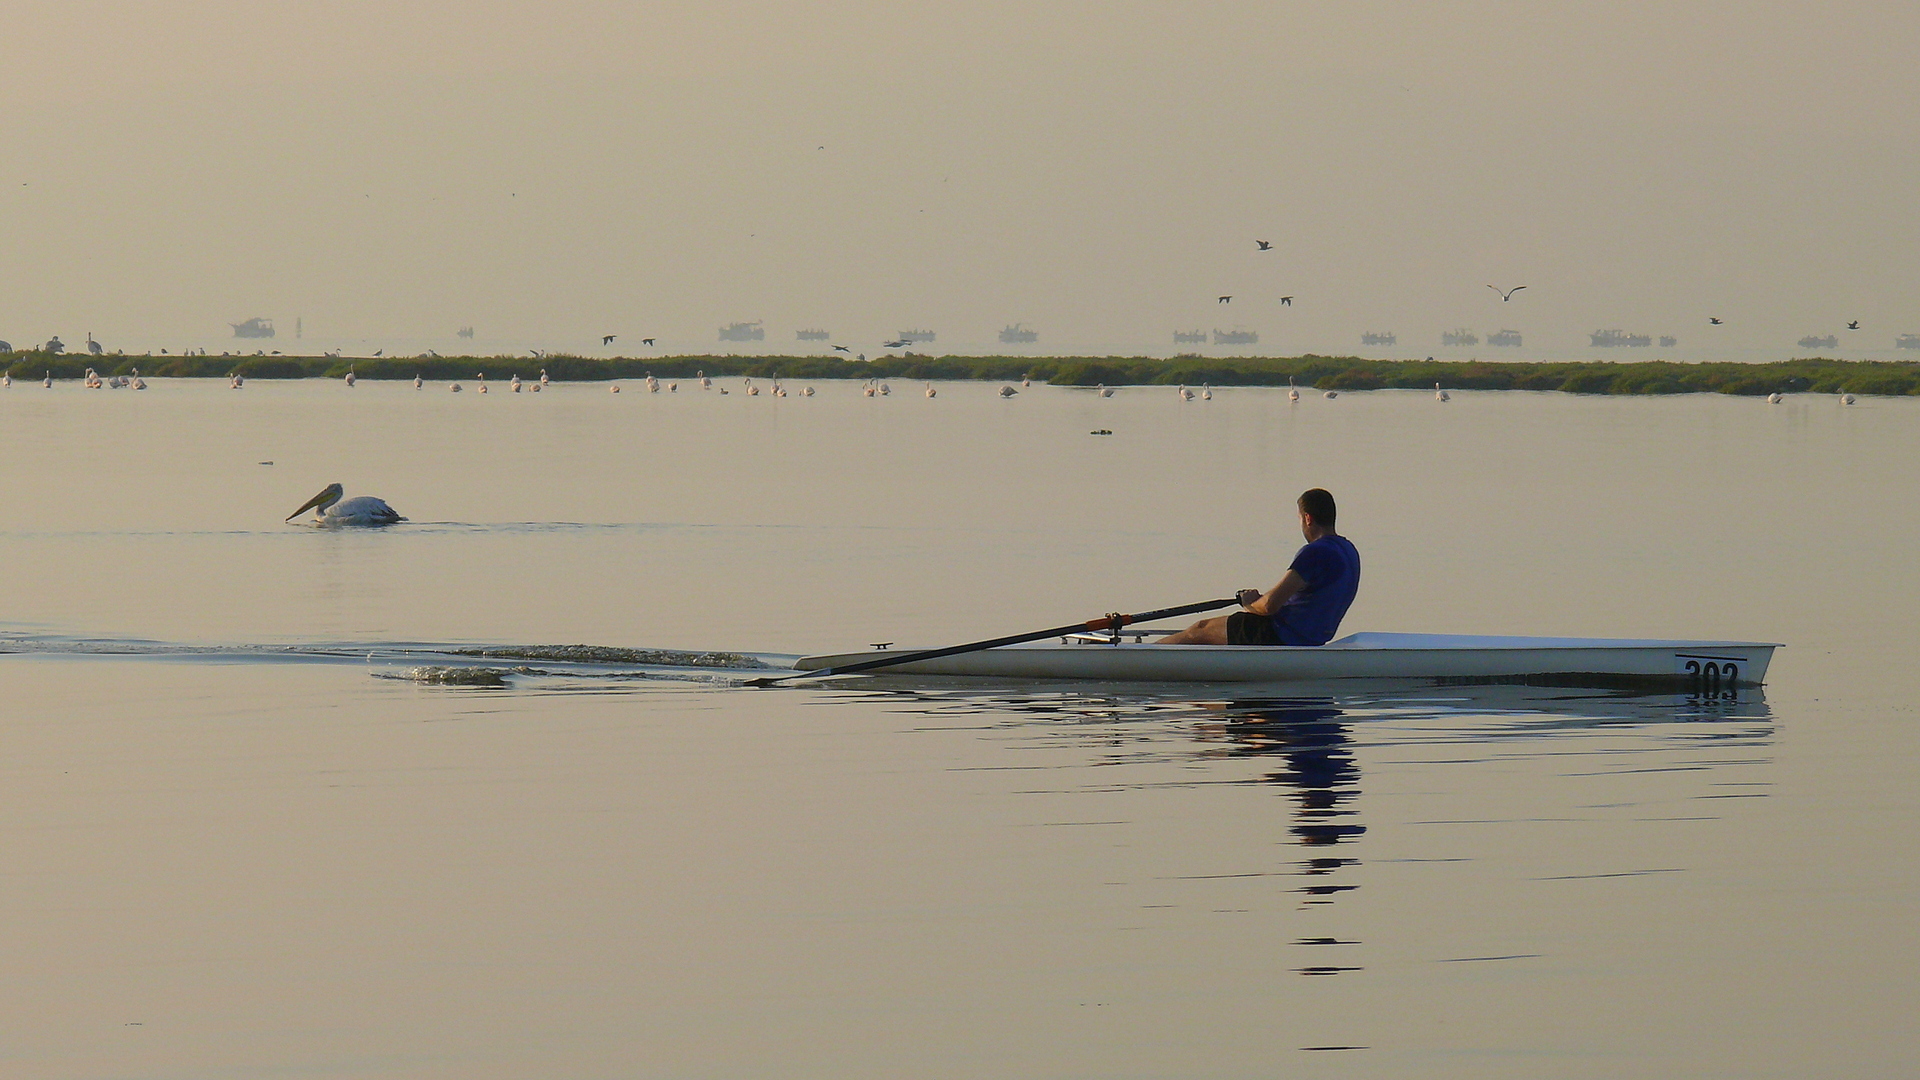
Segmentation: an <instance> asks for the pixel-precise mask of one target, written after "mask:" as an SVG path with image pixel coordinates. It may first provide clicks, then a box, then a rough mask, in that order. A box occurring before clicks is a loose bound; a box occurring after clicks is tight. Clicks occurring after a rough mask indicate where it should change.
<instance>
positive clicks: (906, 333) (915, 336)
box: [894, 330, 939, 345]
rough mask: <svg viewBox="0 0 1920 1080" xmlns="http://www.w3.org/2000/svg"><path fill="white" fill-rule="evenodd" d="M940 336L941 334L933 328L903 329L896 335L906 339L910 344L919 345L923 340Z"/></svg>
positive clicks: (898, 337) (902, 339) (897, 337)
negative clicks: (932, 329)
mask: <svg viewBox="0 0 1920 1080" xmlns="http://www.w3.org/2000/svg"><path fill="white" fill-rule="evenodd" d="M938 336H939V335H937V334H935V333H934V332H933V331H931V330H902V331H900V332H899V333H898V334H895V335H894V337H895V338H896V339H898V340H900V341H904V342H906V343H907V344H909V345H918V344H921V343H922V342H927V341H932V340H933V339H934V338H936V337H938Z"/></svg>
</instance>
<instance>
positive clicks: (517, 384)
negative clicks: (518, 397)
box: [509, 371, 520, 394]
mask: <svg viewBox="0 0 1920 1080" xmlns="http://www.w3.org/2000/svg"><path fill="white" fill-rule="evenodd" d="M509 385H511V386H512V387H513V392H514V393H516V394H517V393H519V392H520V373H519V372H517V371H516V372H514V373H513V382H512V383H511V384H509Z"/></svg>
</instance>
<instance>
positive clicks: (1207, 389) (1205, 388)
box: [1200, 383, 1213, 401]
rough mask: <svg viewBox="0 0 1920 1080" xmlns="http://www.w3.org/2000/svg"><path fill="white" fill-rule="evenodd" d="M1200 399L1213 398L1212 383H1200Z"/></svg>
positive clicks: (1210, 399) (1208, 399)
mask: <svg viewBox="0 0 1920 1080" xmlns="http://www.w3.org/2000/svg"><path fill="white" fill-rule="evenodd" d="M1200 400H1201V401H1212V400H1213V384H1212V383H1201V384H1200Z"/></svg>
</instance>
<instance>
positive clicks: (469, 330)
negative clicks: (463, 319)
mask: <svg viewBox="0 0 1920 1080" xmlns="http://www.w3.org/2000/svg"><path fill="white" fill-rule="evenodd" d="M453 336H454V337H463V338H466V339H467V340H468V341H472V340H473V327H471V326H463V327H461V328H460V329H458V330H455V331H454V332H453Z"/></svg>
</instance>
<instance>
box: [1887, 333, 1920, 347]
mask: <svg viewBox="0 0 1920 1080" xmlns="http://www.w3.org/2000/svg"><path fill="white" fill-rule="evenodd" d="M1893 347H1894V348H1896V349H1920V334H1901V335H1900V336H1899V337H1897V338H1894V339H1893Z"/></svg>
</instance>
